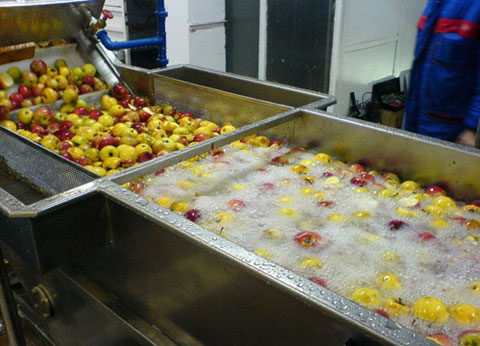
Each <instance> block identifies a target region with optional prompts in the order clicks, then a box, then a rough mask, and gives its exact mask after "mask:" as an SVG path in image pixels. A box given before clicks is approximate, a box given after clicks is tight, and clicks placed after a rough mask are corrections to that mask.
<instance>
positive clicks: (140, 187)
mask: <svg viewBox="0 0 480 346" xmlns="http://www.w3.org/2000/svg"><path fill="white" fill-rule="evenodd" d="M144 188H145V183H142V182H140V183H134V184H132V185H130V187H129V188H128V189H129V190H130V191H133V192H135V193H139V194H140V193H142V191H143V189H144Z"/></svg>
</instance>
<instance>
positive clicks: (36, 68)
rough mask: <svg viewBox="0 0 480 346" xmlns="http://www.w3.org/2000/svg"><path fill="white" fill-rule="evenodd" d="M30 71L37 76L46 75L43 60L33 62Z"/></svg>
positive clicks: (45, 65) (45, 66)
mask: <svg viewBox="0 0 480 346" xmlns="http://www.w3.org/2000/svg"><path fill="white" fill-rule="evenodd" d="M30 71H32V72H33V73H35V74H36V75H37V76H41V75H42V74H46V73H47V64H46V63H45V62H44V61H43V60H33V61H32V63H31V64H30Z"/></svg>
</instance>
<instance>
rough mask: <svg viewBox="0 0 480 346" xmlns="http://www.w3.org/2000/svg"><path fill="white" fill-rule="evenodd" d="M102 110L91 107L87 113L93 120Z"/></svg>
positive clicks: (98, 116) (96, 118)
mask: <svg viewBox="0 0 480 346" xmlns="http://www.w3.org/2000/svg"><path fill="white" fill-rule="evenodd" d="M102 114H103V113H102V111H101V110H99V109H92V110H91V111H90V112H89V113H88V116H89V117H90V118H91V119H93V120H98V118H100V116H101V115H102Z"/></svg>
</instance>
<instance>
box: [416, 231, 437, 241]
mask: <svg viewBox="0 0 480 346" xmlns="http://www.w3.org/2000/svg"><path fill="white" fill-rule="evenodd" d="M418 236H419V238H420V240H422V241H429V240H432V239H435V238H436V237H435V236H434V235H433V234H432V233H428V232H423V233H418Z"/></svg>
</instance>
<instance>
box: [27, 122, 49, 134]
mask: <svg viewBox="0 0 480 346" xmlns="http://www.w3.org/2000/svg"><path fill="white" fill-rule="evenodd" d="M44 131H45V129H44V128H43V126H42V125H38V124H33V125H31V126H30V132H32V133H43V132H44Z"/></svg>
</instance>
